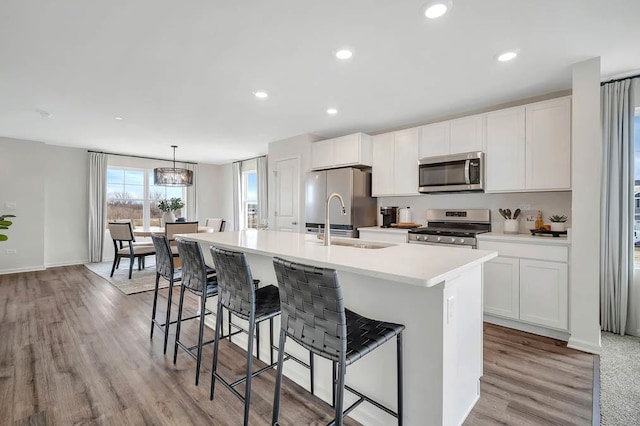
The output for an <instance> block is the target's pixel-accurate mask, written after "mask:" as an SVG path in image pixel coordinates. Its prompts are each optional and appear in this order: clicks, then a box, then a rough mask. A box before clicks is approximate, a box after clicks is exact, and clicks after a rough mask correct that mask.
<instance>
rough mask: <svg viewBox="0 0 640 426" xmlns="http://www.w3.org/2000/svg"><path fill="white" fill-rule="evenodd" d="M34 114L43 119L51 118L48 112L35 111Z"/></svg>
mask: <svg viewBox="0 0 640 426" xmlns="http://www.w3.org/2000/svg"><path fill="white" fill-rule="evenodd" d="M36 112H37V113H38V114H40V117H43V118H51V116H53V114H51V113H50V112H49V111H45V110H43V109H37V110H36Z"/></svg>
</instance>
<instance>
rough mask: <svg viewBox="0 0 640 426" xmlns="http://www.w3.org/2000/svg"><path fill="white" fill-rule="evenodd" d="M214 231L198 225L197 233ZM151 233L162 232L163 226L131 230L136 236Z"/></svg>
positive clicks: (146, 235)
mask: <svg viewBox="0 0 640 426" xmlns="http://www.w3.org/2000/svg"><path fill="white" fill-rule="evenodd" d="M214 231H215V229H214V228H211V227H208V226H198V232H199V233H205V232H214ZM151 234H164V228H161V227H159V226H152V227H150V228H148V229H144V228H136V229H134V230H133V235H135V236H136V237H150V236H151Z"/></svg>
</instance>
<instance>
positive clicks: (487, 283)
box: [484, 256, 520, 319]
mask: <svg viewBox="0 0 640 426" xmlns="http://www.w3.org/2000/svg"><path fill="white" fill-rule="evenodd" d="M484 311H485V312H486V313H489V314H493V315H499V316H502V317H506V318H513V319H519V318H520V259H514V258H511V257H501V256H498V257H496V258H495V259H492V260H490V261H489V262H487V263H485V265H484Z"/></svg>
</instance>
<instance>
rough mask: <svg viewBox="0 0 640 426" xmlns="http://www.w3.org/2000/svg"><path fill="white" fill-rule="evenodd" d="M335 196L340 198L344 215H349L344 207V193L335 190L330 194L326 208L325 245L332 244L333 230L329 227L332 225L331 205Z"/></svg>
mask: <svg viewBox="0 0 640 426" xmlns="http://www.w3.org/2000/svg"><path fill="white" fill-rule="evenodd" d="M333 197H336V198H337V199H338V200H340V208H341V209H342V215H343V216H346V215H347V209H345V208H344V199H343V198H342V195H340V194H338V193H337V192H334V193H333V194H331V195H329V196H328V197H327V205H326V207H325V210H324V245H325V246H330V245H331V230H330V229H329V227H330V225H329V205H330V204H331V199H332V198H333Z"/></svg>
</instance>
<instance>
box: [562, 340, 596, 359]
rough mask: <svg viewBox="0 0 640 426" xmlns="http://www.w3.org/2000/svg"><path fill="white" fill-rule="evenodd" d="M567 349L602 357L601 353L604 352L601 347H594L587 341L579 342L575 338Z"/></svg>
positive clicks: (568, 344) (570, 341)
mask: <svg viewBox="0 0 640 426" xmlns="http://www.w3.org/2000/svg"><path fill="white" fill-rule="evenodd" d="M567 347H568V348H571V349H576V350H579V351H582V352H588V353H591V354H596V355H600V353H601V352H602V347H601V346H600V345H594V344H593V343H591V342H587V341H586V340H579V339H575V338H573V337H571V338H570V339H569V342H568V343H567Z"/></svg>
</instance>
